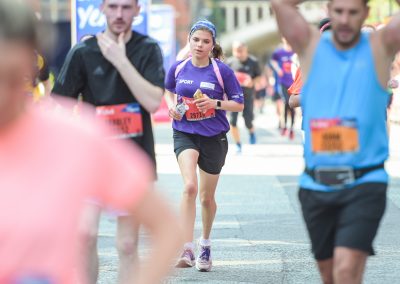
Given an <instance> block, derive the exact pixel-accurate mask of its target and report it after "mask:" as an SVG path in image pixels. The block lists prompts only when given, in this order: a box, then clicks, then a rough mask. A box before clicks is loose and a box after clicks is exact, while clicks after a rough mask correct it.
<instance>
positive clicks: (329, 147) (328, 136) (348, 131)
mask: <svg viewBox="0 0 400 284" xmlns="http://www.w3.org/2000/svg"><path fill="white" fill-rule="evenodd" d="M310 126H311V143H312V151H313V152H314V153H316V154H322V153H324V154H337V153H354V152H357V151H358V149H359V141H358V125H357V121H356V120H355V119H313V120H311V125H310Z"/></svg>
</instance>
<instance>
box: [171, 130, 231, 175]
mask: <svg viewBox="0 0 400 284" xmlns="http://www.w3.org/2000/svg"><path fill="white" fill-rule="evenodd" d="M173 137H174V151H175V155H176V158H177V159H178V156H179V154H180V153H182V152H183V151H184V150H187V149H193V150H196V151H197V152H199V160H198V161H197V164H198V165H199V168H200V169H202V170H203V171H205V172H206V173H209V174H212V175H218V174H220V173H221V170H222V167H223V166H224V164H225V158H226V154H227V153H228V139H227V138H226V133H225V132H223V133H220V134H218V135H215V136H211V137H206V136H202V135H197V134H189V133H185V132H181V131H178V130H175V129H174V134H173Z"/></svg>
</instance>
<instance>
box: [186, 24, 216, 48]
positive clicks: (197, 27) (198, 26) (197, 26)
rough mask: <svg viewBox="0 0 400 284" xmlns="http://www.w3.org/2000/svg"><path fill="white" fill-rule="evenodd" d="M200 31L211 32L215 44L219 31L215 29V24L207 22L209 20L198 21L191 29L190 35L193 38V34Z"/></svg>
mask: <svg viewBox="0 0 400 284" xmlns="http://www.w3.org/2000/svg"><path fill="white" fill-rule="evenodd" d="M200 29H206V30H208V31H210V32H211V34H212V38H213V42H214V44H215V38H216V37H217V30H216V29H215V26H214V24H213V23H211V22H210V21H207V20H201V21H198V22H197V23H195V24H194V25H193V26H192V28H191V29H190V34H189V35H190V36H192V34H193V33H194V32H195V31H197V30H200Z"/></svg>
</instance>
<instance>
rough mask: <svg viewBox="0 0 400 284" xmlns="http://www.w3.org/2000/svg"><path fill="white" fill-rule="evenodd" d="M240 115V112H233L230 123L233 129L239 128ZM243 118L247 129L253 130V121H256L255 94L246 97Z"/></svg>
mask: <svg viewBox="0 0 400 284" xmlns="http://www.w3.org/2000/svg"><path fill="white" fill-rule="evenodd" d="M238 116H239V113H238V112H231V114H230V120H229V123H230V125H232V126H233V127H236V126H237V120H238ZM243 118H244V124H245V125H246V128H247V129H251V128H253V120H254V97H253V94H250V95H247V94H245V95H244V109H243Z"/></svg>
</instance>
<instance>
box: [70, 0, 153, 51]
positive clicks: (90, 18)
mask: <svg viewBox="0 0 400 284" xmlns="http://www.w3.org/2000/svg"><path fill="white" fill-rule="evenodd" d="M102 2H103V0H72V17H71V18H72V21H71V25H72V27H71V30H72V44H75V43H76V42H79V41H80V40H81V38H82V37H83V36H85V35H95V34H97V33H98V32H101V31H103V30H104V29H105V28H106V25H107V22H106V18H105V16H104V15H103V13H102V12H101V10H100V6H101V3H102ZM149 2H150V0H139V4H140V6H141V10H140V14H139V15H138V16H137V17H136V18H135V20H134V22H133V24H132V27H133V29H134V30H136V31H138V32H140V33H142V34H147V33H148V28H147V26H148V12H149V6H150V3H149Z"/></svg>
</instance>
